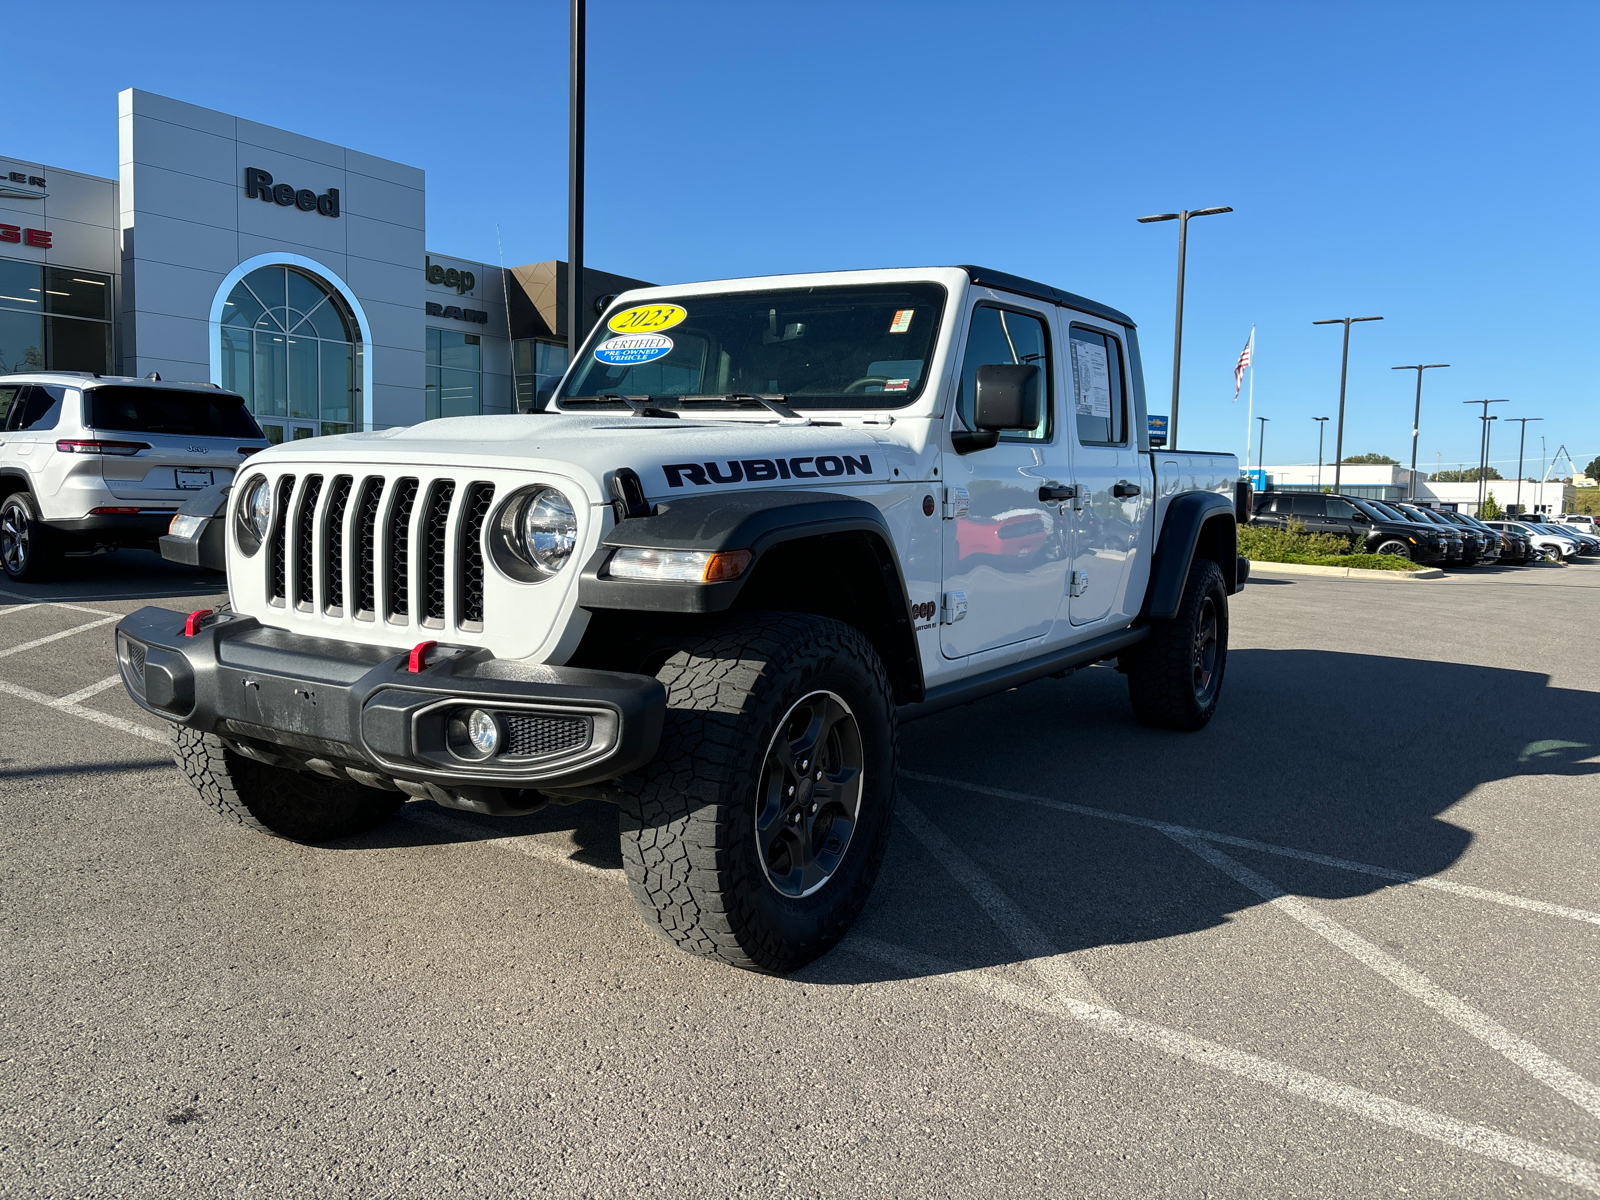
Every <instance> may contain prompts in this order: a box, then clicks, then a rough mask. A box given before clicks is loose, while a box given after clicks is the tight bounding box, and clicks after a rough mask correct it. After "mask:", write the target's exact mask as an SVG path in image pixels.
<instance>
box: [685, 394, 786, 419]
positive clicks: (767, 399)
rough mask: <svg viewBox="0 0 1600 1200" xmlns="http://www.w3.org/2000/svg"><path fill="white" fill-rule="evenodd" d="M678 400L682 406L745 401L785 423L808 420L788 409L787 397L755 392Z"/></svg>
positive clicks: (709, 395) (687, 397)
mask: <svg viewBox="0 0 1600 1200" xmlns="http://www.w3.org/2000/svg"><path fill="white" fill-rule="evenodd" d="M678 399H679V400H680V401H681V402H682V403H683V404H684V405H690V404H697V403H698V404H713V403H718V402H720V403H723V404H738V403H740V402H741V401H745V402H748V403H751V404H759V405H760V406H761V407H762V408H764V409H766V410H767V411H768V412H770V413H773V414H775V415H777V416H779V417H782V418H783V419H784V420H785V421H806V420H808V419H809V418H807V417H804V416H801V415H800V414H799V413H797V412H795V410H794V409H792V408H790V407H789V405H788V403H787V401H788V399H789V397H787V396H761V395H758V394H756V393H755V392H722V393H720V394H709V393H708V394H706V395H700V396H679V397H678Z"/></svg>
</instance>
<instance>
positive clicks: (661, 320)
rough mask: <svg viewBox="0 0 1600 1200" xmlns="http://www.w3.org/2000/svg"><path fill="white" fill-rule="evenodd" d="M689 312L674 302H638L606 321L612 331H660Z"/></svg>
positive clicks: (669, 327) (670, 326)
mask: <svg viewBox="0 0 1600 1200" xmlns="http://www.w3.org/2000/svg"><path fill="white" fill-rule="evenodd" d="M688 315H689V314H688V312H686V311H685V310H684V309H682V308H679V307H678V306H677V305H676V304H640V305H636V306H635V307H633V308H625V309H623V310H622V311H621V312H619V313H618V314H617V315H616V316H614V317H612V318H611V319H610V320H609V321H607V322H606V328H607V329H609V330H611V332H612V333H660V332H661V331H662V330H663V329H671V328H672V327H673V326H674V325H676V324H678V322H680V321H682V320H683V319H684V318H685V317H687V316H688Z"/></svg>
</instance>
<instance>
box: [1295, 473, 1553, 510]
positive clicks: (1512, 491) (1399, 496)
mask: <svg viewBox="0 0 1600 1200" xmlns="http://www.w3.org/2000/svg"><path fill="white" fill-rule="evenodd" d="M1339 472H1340V480H1339V488H1340V490H1341V491H1342V492H1343V493H1344V494H1345V495H1347V496H1362V497H1365V498H1366V499H1369V500H1405V499H1407V498H1408V497H1411V496H1415V502H1416V503H1418V504H1425V505H1428V506H1430V507H1433V508H1448V509H1454V510H1456V511H1458V512H1464V513H1467V514H1469V515H1475V514H1476V513H1477V511H1478V485H1477V484H1476V483H1430V482H1429V481H1428V476H1427V474H1426V473H1425V472H1422V471H1418V472H1417V473H1416V486H1415V491H1414V492H1413V491H1412V489H1411V470H1410V468H1408V467H1402V466H1382V465H1373V464H1369V463H1359V464H1354V463H1346V464H1345V465H1344V466H1342V467H1340V468H1339ZM1265 475H1266V481H1267V487H1268V488H1271V489H1274V490H1277V491H1285V492H1296V491H1299V492H1314V491H1316V490H1317V488H1318V483H1317V464H1316V463H1311V464H1309V465H1300V464H1295V465H1291V466H1278V467H1267V468H1266V469H1265ZM1321 486H1322V487H1324V488H1329V489H1331V488H1332V487H1333V466H1332V464H1329V463H1324V464H1323V465H1322V483H1321ZM1487 494H1488V495H1492V496H1493V497H1494V498H1495V502H1496V503H1497V504H1499V505H1500V507H1501V508H1502V509H1504V508H1508V507H1510V506H1512V505H1515V504H1516V503H1517V502H1518V501H1517V481H1516V480H1515V479H1491V480H1490V481H1489V486H1488V490H1487ZM1574 503H1575V500H1574V496H1573V487H1572V485H1571V484H1570V483H1561V482H1560V481H1559V480H1552V481H1551V482H1549V483H1530V482H1528V481H1527V480H1523V482H1522V499H1521V504H1522V511H1523V512H1528V513H1562V512H1571V511H1572V508H1573V505H1574Z"/></svg>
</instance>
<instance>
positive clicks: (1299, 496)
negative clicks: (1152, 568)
mask: <svg viewBox="0 0 1600 1200" xmlns="http://www.w3.org/2000/svg"><path fill="white" fill-rule="evenodd" d="M1562 520H1563V521H1566V520H1568V518H1565V517H1563V518H1562ZM1252 522H1253V523H1254V524H1258V525H1272V526H1277V527H1278V528H1285V529H1286V528H1288V527H1289V526H1290V525H1291V524H1300V525H1303V526H1304V527H1305V530H1306V532H1307V533H1327V534H1334V535H1337V536H1340V537H1344V538H1347V539H1348V540H1349V542H1350V545H1351V548H1352V551H1353V552H1355V553H1364V554H1394V555H1399V556H1402V557H1404V558H1408V559H1410V560H1411V561H1412V562H1416V563H1424V564H1428V565H1436V566H1462V567H1470V566H1475V565H1477V564H1479V563H1499V564H1504V565H1514V566H1520V565H1522V564H1524V563H1528V562H1534V561H1540V560H1549V561H1561V562H1570V561H1571V560H1572V559H1574V558H1577V557H1579V556H1581V555H1586V554H1600V534H1597V533H1595V532H1594V527H1593V523H1592V522H1590V523H1589V529H1588V530H1587V531H1586V530H1584V529H1583V528H1581V527H1580V526H1579V525H1577V524H1576V523H1574V524H1560V525H1556V524H1546V523H1543V522H1533V521H1527V520H1522V519H1517V520H1497V521H1481V520H1479V519H1478V518H1477V517H1470V516H1468V515H1467V514H1466V513H1460V512H1452V511H1449V510H1444V509H1434V508H1427V507H1425V506H1423V505H1420V504H1410V503H1406V502H1404V501H1384V500H1368V499H1366V498H1364V497H1361V496H1341V495H1331V494H1328V493H1324V492H1261V493H1259V494H1257V495H1256V497H1255V499H1254V505H1253V515H1252Z"/></svg>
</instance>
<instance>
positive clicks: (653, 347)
mask: <svg viewBox="0 0 1600 1200" xmlns="http://www.w3.org/2000/svg"><path fill="white" fill-rule="evenodd" d="M671 353H672V339H671V338H669V337H666V336H665V335H663V334H659V333H629V334H624V335H623V336H622V337H614V338H611V339H610V340H609V341H604V342H601V343H600V344H599V345H598V346H596V347H595V348H594V357H595V360H596V361H597V362H603V363H605V364H606V366H608V367H634V366H638V365H639V364H640V363H647V362H655V360H656V359H658V358H665V357H666V356H667V355H669V354H671ZM1102 353H1103V352H1102Z"/></svg>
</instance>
